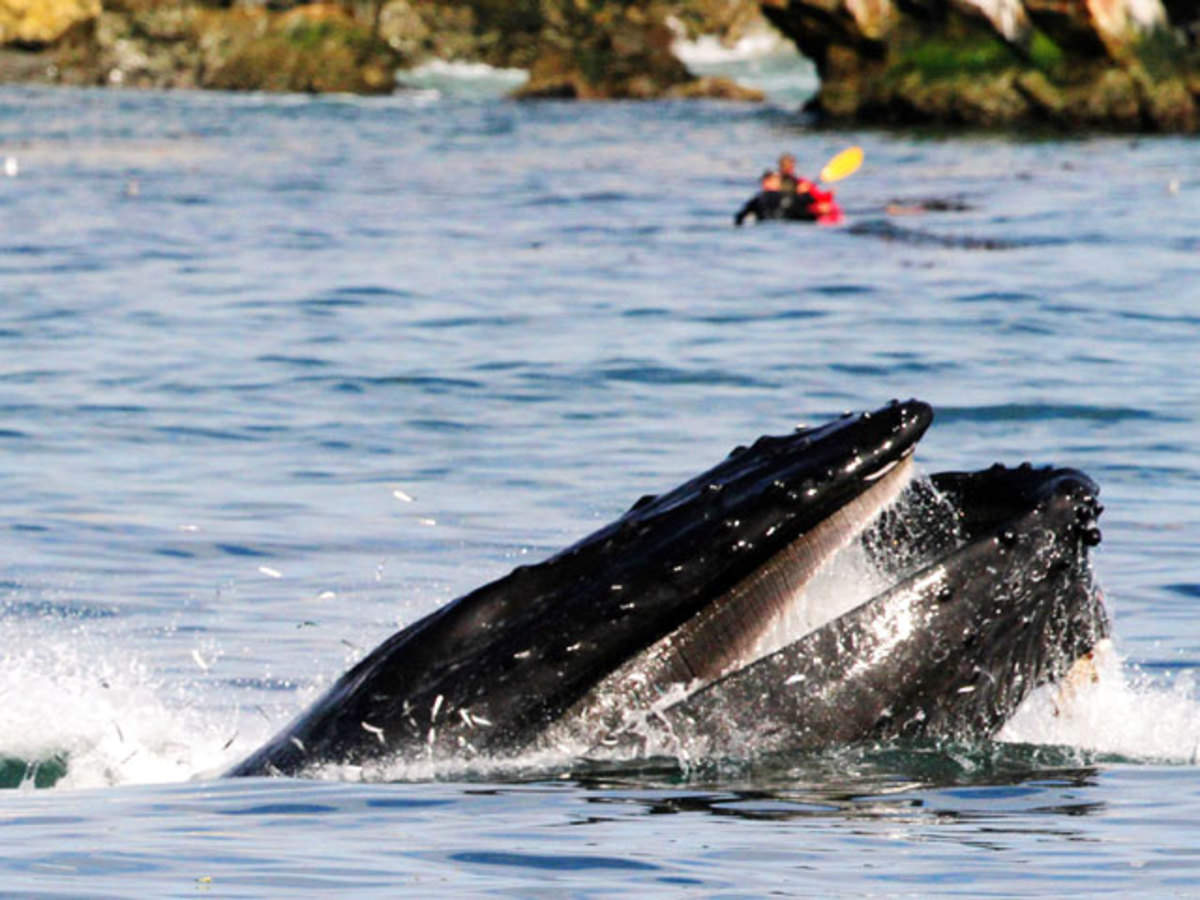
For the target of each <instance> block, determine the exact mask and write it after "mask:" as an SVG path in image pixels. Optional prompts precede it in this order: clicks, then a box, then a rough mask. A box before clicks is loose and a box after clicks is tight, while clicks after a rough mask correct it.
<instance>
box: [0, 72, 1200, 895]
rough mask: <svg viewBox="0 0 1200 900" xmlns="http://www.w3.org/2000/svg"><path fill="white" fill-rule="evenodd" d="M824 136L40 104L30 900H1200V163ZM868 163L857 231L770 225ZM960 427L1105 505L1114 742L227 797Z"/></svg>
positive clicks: (15, 549)
mask: <svg viewBox="0 0 1200 900" xmlns="http://www.w3.org/2000/svg"><path fill="white" fill-rule="evenodd" d="M791 109H792V107H791V105H790V104H787V103H783V102H773V103H768V104H765V105H761V106H758V105H740V104H715V103H645V104H627V103H602V104H592V105H574V104H568V103H538V104H518V103H514V102H511V101H508V100H505V99H503V98H502V97H499V96H495V95H494V92H493V95H488V94H487V93H486V92H484V93H481V92H480V91H479V90H478V89H474V88H473V89H472V90H471V91H467V92H460V93H455V92H454V91H452V90H451V91H447V90H445V89H443V90H441V91H437V90H431V89H429V86H428V85H426V86H425V87H424V88H422V89H421V90H415V91H411V92H407V93H401V94H398V95H397V96H395V97H392V98H386V99H370V100H363V99H355V98H349V97H311V98H310V97H267V96H259V95H232V94H217V93H213V94H201V93H187V92H179V93H169V94H168V93H150V92H144V93H133V92H106V91H99V90H66V89H62V90H57V89H41V88H39V89H33V88H21V87H5V88H3V89H2V90H0V156H4V157H12V158H13V159H14V160H15V161H16V164H17V165H16V168H17V174H16V175H13V176H0V216H2V217H3V221H4V222H5V228H4V230H3V232H2V234H0V498H2V502H0V533H2V534H3V536H4V540H3V542H2V543H0V547H2V548H3V549H2V554H3V555H2V557H0V634H2V636H3V648H4V649H3V650H2V651H0V653H2V654H3V667H2V669H3V670H2V671H0V757H3V758H6V759H8V760H10V761H15V762H12V765H15V766H17V768H16V769H11V770H10V773H9V774H10V775H11V774H12V773H13V772H15V773H16V775H15V781H21V780H22V779H24V780H25V786H24V787H22V788H18V789H14V790H10V791H6V792H4V793H3V794H0V817H2V821H3V823H4V825H5V828H6V835H5V836H6V838H7V839H6V840H5V841H4V842H3V844H2V845H0V890H4V891H6V892H15V893H37V892H44V893H47V894H50V893H56V892H57V893H65V894H71V895H86V896H130V895H134V894H137V895H162V896H166V895H180V894H187V895H195V894H196V893H197V892H208V891H211V892H212V893H213V894H214V895H219V896H262V895H281V894H288V893H298V892H313V893H320V892H329V891H332V890H335V889H336V890H355V891H356V892H360V893H363V894H371V893H374V894H379V895H387V896H391V895H394V893H395V892H396V891H397V890H398V889H403V888H408V889H411V890H413V891H421V892H428V893H432V892H434V891H444V890H446V889H451V890H455V891H458V892H463V893H468V892H469V893H493V894H500V895H516V896H530V895H534V894H538V893H545V894H551V895H556V896H557V895H560V894H563V893H569V894H578V895H585V896H586V895H590V894H603V895H609V894H614V893H631V894H638V895H645V894H647V893H660V894H674V893H684V892H696V893H703V894H706V895H737V896H746V895H761V894H764V893H767V892H768V891H782V892H785V893H802V894H813V893H818V892H819V893H827V892H845V893H856V894H863V893H866V894H875V893H888V894H902V895H904V894H920V895H924V894H928V893H931V892H936V893H965V894H970V895H980V894H998V895H1005V896H1011V895H1013V894H1017V893H1021V894H1041V895H1059V894H1063V893H1065V892H1068V891H1071V892H1080V893H1086V894H1100V893H1118V894H1124V893H1129V892H1132V891H1134V890H1152V891H1155V892H1161V893H1165V892H1175V893H1193V892H1195V891H1196V890H1197V889H1198V887H1200V856H1198V855H1197V850H1196V840H1195V835H1196V834H1197V833H1198V832H1197V825H1198V824H1200V822H1198V820H1200V798H1198V797H1197V784H1198V782H1197V779H1196V774H1195V773H1196V769H1195V767H1194V761H1195V755H1196V754H1195V748H1196V747H1197V746H1200V712H1198V710H1200V705H1198V704H1197V702H1196V697H1195V692H1194V689H1193V685H1192V680H1191V679H1192V677H1193V673H1194V672H1195V670H1196V668H1197V667H1198V666H1200V625H1198V624H1197V619H1196V616H1195V613H1194V610H1195V605H1196V602H1197V597H1198V596H1200V575H1198V574H1197V572H1196V569H1195V566H1194V559H1195V548H1196V546H1197V544H1198V541H1200V512H1198V507H1197V505H1196V503H1195V502H1194V501H1195V497H1196V496H1197V493H1198V489H1200V465H1198V464H1197V454H1196V450H1195V448H1196V446H1197V444H1198V442H1200V379H1198V378H1197V372H1198V369H1197V363H1196V355H1197V347H1198V346H1200V174H1198V173H1200V144H1198V143H1197V142H1196V141H1195V140H1194V139H1190V138H1183V137H1166V136H1164V137H1138V138H1134V137H1129V136H1103V135H1092V136H1063V137H1061V138H1047V137H1046V136H1040V137H1038V138H1036V139H1034V138H1029V139H1023V138H1017V137H1011V136H1004V135H987V134H974V135H967V136H961V135H959V136H951V135H931V134H924V133H919V134H918V133H896V132H883V131H872V130H861V131H828V130H825V131H816V130H811V129H809V128H807V127H805V126H804V125H803V123H802V122H801V121H800V119H799V118H798V117H797V116H795V115H793V114H792V112H791ZM851 143H858V144H861V145H862V146H863V147H864V149H865V151H866V160H867V162H866V164H865V165H864V167H863V169H862V170H861V171H860V172H858V173H857V174H855V175H854V176H853V177H852V178H850V179H847V180H846V181H845V182H843V183H841V184H839V185H838V196H839V199H840V200H841V201H842V203H843V204H844V206H845V208H846V210H847V213H848V220H849V221H848V224H847V226H846V227H842V228H836V229H834V228H829V229H827V228H815V227H804V226H793V227H786V226H770V225H764V226H759V227H752V228H744V229H740V230H739V229H734V228H733V227H732V225H731V217H732V213H733V212H734V211H735V210H736V209H737V207H738V206H739V205H740V204H741V202H742V201H743V200H744V199H745V198H746V197H747V196H748V194H749V193H750V192H751V190H752V189H753V185H754V182H755V176H756V174H757V173H758V172H759V171H761V170H762V169H763V168H764V167H766V166H768V165H770V164H771V162H772V161H773V159H774V157H775V156H776V154H778V153H779V152H780V151H781V150H784V149H788V150H791V151H793V152H794V153H796V154H797V156H798V157H799V158H800V160H802V165H803V166H804V167H805V168H807V169H808V170H809V171H815V170H816V169H817V168H819V166H820V165H821V163H823V162H824V161H825V160H826V159H828V158H829V157H830V156H832V155H833V154H834V153H835V152H837V151H838V150H840V149H842V148H843V147H845V146H847V145H849V144H851ZM930 200H935V201H953V202H951V203H948V204H945V205H949V206H951V207H952V209H950V210H949V211H943V212H926V213H914V212H911V211H910V210H907V209H900V207H913V206H919V205H920V204H921V203H922V202H923V201H930ZM889 207H891V209H890V211H889ZM909 396H916V397H919V398H921V399H924V400H927V401H929V402H931V403H932V404H933V405H934V407H935V409H936V412H937V418H936V421H935V423H934V425H933V427H932V429H931V430H930V432H929V434H928V435H927V437H926V438H925V439H924V440H923V441H922V442H921V444H920V446H919V449H918V454H917V458H918V462H919V464H920V465H921V467H922V468H923V469H925V470H926V471H937V470H941V469H950V468H955V469H975V468H981V467H983V466H986V465H989V464H991V463H992V462H994V461H997V460H999V461H1004V462H1006V463H1017V462H1020V461H1022V460H1026V459H1028V460H1032V461H1034V462H1036V463H1055V464H1061V465H1071V466H1076V467H1078V468H1081V469H1083V470H1085V471H1087V472H1088V473H1089V474H1091V475H1092V476H1093V477H1094V478H1095V479H1096V480H1097V481H1098V482H1099V483H1100V484H1101V486H1102V492H1103V493H1102V498H1103V501H1104V503H1105V506H1106V512H1105V513H1104V516H1103V518H1102V522H1101V524H1102V526H1103V529H1104V534H1105V539H1104V543H1103V544H1102V545H1101V547H1100V548H1099V551H1098V553H1097V555H1096V567H1097V570H1098V572H1099V576H1100V580H1101V582H1102V583H1103V585H1104V588H1105V593H1106V596H1107V598H1108V601H1109V604H1110V606H1111V609H1112V611H1113V614H1114V621H1115V627H1114V632H1115V638H1116V642H1117V646H1118V649H1119V652H1120V654H1121V656H1122V658H1123V660H1124V663H1123V665H1124V670H1125V672H1126V676H1125V677H1126V678H1128V679H1129V684H1127V685H1126V686H1125V690H1126V693H1127V694H1128V693H1129V692H1132V697H1133V700H1132V702H1131V703H1130V705H1128V706H1124V707H1121V708H1120V709H1117V708H1116V707H1115V706H1114V708H1113V710H1112V711H1111V713H1110V714H1109V715H1108V716H1107V717H1105V716H1104V715H1103V710H1101V716H1100V718H1099V720H1097V722H1096V723H1095V724H1094V727H1093V728H1091V732H1093V733H1094V735H1095V736H1096V743H1094V744H1092V745H1089V746H1033V745H1025V744H1021V745H1016V746H1014V745H1003V744H997V745H994V746H991V747H989V748H982V749H980V748H975V749H972V750H963V751H962V752H961V753H960V752H958V751H953V750H951V751H948V752H942V753H932V752H931V753H930V754H928V756H926V755H923V754H922V753H921V752H919V751H916V750H914V751H912V752H910V753H908V754H902V753H893V752H890V751H887V752H885V751H879V752H874V751H871V750H869V749H868V750H863V749H861V748H860V749H847V750H846V751H844V752H835V753H833V754H831V755H825V756H821V757H819V758H811V759H803V758H787V759H777V760H751V761H731V762H728V763H727V764H721V763H714V764H713V765H711V766H708V767H702V768H700V769H698V770H689V771H680V770H679V769H678V768H677V767H676V768H672V767H671V766H670V765H667V764H665V763H664V764H663V765H657V764H656V765H647V766H646V767H643V768H637V769H622V768H615V769H611V770H595V771H592V770H587V769H580V768H579V767H577V766H570V765H567V764H565V763H564V764H562V765H559V766H555V765H554V764H553V763H552V762H550V763H546V764H545V765H544V766H542V767H541V768H532V769H527V770H522V771H515V772H514V771H504V772H479V771H474V772H466V771H458V772H455V771H446V770H428V771H425V770H416V771H413V772H410V773H400V775H399V776H398V777H399V780H396V781H384V782H368V783H356V782H354V781H353V780H351V779H349V778H348V777H347V774H346V773H345V772H341V773H333V774H331V775H330V776H329V777H328V778H326V779H324V780H320V779H319V780H288V779H248V780H237V781H234V780H222V779H219V778H217V777H215V775H216V773H219V772H220V771H221V770H222V769H223V768H225V767H227V766H228V765H230V764H232V763H233V762H235V761H236V760H237V759H238V758H240V757H241V756H242V755H244V754H245V753H246V752H248V751H249V750H250V749H253V747H254V746H256V744H257V743H258V742H259V741H261V740H262V739H264V738H265V737H267V736H268V735H269V734H270V733H272V732H273V731H274V730H275V729H277V728H278V727H280V726H282V725H283V724H284V723H285V722H286V721H287V719H288V718H289V717H290V716H291V715H294V714H295V713H296V712H297V711H298V710H300V709H301V708H302V707H303V706H304V704H305V702H307V701H308V700H310V699H311V698H312V697H313V695H314V694H315V693H316V692H317V691H319V690H320V689H321V687H323V686H325V685H327V684H328V683H329V682H330V681H331V680H332V679H333V678H336V677H337V675H338V674H339V673H340V672H341V671H342V670H343V669H344V668H345V666H346V664H347V663H348V662H349V661H350V660H352V659H355V658H357V657H358V656H360V655H361V654H362V653H363V652H365V651H367V650H369V649H370V648H371V647H372V646H373V645H374V644H375V643H377V642H378V641H379V640H382V639H383V638H384V637H386V636H387V635H388V634H390V633H391V632H392V631H394V630H395V629H396V628H397V627H399V626H400V625H403V624H406V623H409V622H411V621H413V620H414V619H415V618H417V617H419V616H420V615H422V614H424V613H426V612H428V611H430V610H431V609H434V608H435V607H437V606H438V605H440V604H441V603H443V602H445V601H447V600H448V599H451V598H453V597H455V596H457V595H459V594H461V593H463V592H465V591H467V590H470V589H471V588H473V587H475V586H477V585H479V584H482V583H484V582H485V581H487V580H489V579H491V578H493V577H496V576H499V575H501V574H504V573H505V572H507V571H508V570H509V569H510V568H512V567H513V566H514V565H517V564H519V563H521V562H530V561H535V560H537V559H539V558H541V557H543V556H545V555H547V554H549V553H551V552H553V551H554V550H556V549H558V548H560V547H562V546H564V545H566V544H567V543H570V542H571V541H573V540H575V539H577V538H579V537H580V536H582V535H584V534H586V533H588V532H589V531H591V530H593V529H594V528H596V527H598V526H599V525H601V524H603V523H605V522H607V521H609V520H610V519H611V518H613V517H615V516H616V515H617V514H619V513H620V512H621V511H623V510H624V509H626V508H627V507H628V506H629V504H630V503H632V502H633V500H635V499H636V498H637V497H638V496H640V495H642V494H644V493H652V492H657V491H660V490H662V489H664V488H668V487H671V486H673V485H674V484H676V483H678V482H679V481H681V480H683V479H684V478H686V477H688V476H690V475H692V474H695V473H696V472H698V471H700V470H701V469H703V468H705V467H707V466H708V465H710V464H712V463H713V462H715V461H717V460H718V459H720V458H721V457H722V456H723V455H724V454H725V453H726V452H727V451H728V450H729V449H730V448H731V447H733V446H734V445H736V444H739V443H746V442H747V441H748V440H750V439H753V438H754V437H756V436H757V435H759V434H761V433H764V432H781V431H786V430H787V429H789V428H790V427H791V426H793V425H795V424H797V423H801V422H806V423H810V424H815V423H817V422H820V421H822V420H824V419H826V418H828V417H830V416H834V415H837V414H840V413H841V412H842V411H844V410H847V409H869V408H875V407H877V406H879V405H882V404H883V403H885V402H886V401H887V400H889V399H890V398H892V397H909ZM1139 710H1142V713H1139ZM1157 711H1163V712H1164V714H1163V715H1159V713H1158V712H1157ZM1167 713H1169V715H1167ZM39 772H40V773H41V775H40V776H39V775H38V773H39ZM39 777H40V778H41V782H39ZM49 782H53V783H54V786H53V787H49V788H47V789H42V788H36V787H34V784H35V783H49Z"/></svg>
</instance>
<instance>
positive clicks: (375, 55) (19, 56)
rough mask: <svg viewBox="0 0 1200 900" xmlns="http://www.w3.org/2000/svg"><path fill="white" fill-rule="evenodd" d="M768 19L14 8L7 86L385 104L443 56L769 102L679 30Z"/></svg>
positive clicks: (589, 88)
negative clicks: (695, 62)
mask: <svg viewBox="0 0 1200 900" xmlns="http://www.w3.org/2000/svg"><path fill="white" fill-rule="evenodd" d="M756 17H759V12H758V8H757V4H756V3H755V2H754V0H657V2H651V3H644V2H635V0H341V2H337V3H308V4H297V3H295V2H290V0H269V2H268V0H236V2H235V0H0V80H43V81H51V82H65V83H72V84H113V85H125V86H140V87H201V88H221V89H230V90H236V89H245V90H272V91H313V92H320V91H351V92H355V93H375V92H387V91H391V90H393V89H394V88H395V86H396V71H397V69H403V68H404V67H405V66H406V65H411V64H413V63H417V62H420V61H422V60H424V59H428V58H439V59H450V60H455V59H457V60H469V61H481V62H487V63H489V64H492V65H497V66H505V67H519V68H524V69H528V70H529V72H530V78H529V82H528V84H527V85H525V87H524V88H522V89H521V90H520V91H519V92H518V95H519V96H522V97H570V98H575V99H581V100H588V99H599V98H635V99H643V98H653V97H716V98H722V99H729V98H732V99H743V100H744V99H761V97H762V95H761V94H760V93H758V92H755V91H748V90H745V89H742V88H739V87H738V86H737V85H735V84H733V83H732V82H729V81H728V80H725V79H713V78H696V77H695V76H693V75H692V73H690V72H689V71H688V70H687V68H686V67H685V66H684V65H683V63H681V62H680V61H679V60H678V59H677V58H676V57H675V56H674V54H673V53H672V51H671V44H672V42H673V41H674V39H675V37H676V35H675V32H674V31H673V30H672V27H669V25H668V23H669V22H672V23H673V24H674V27H676V28H677V27H680V24H679V23H681V24H682V27H685V28H691V29H695V30H696V31H706V32H711V31H714V30H721V31H726V32H728V33H733V32H735V31H736V29H738V28H741V27H744V25H745V23H746V22H747V21H750V20H752V19H754V18H756ZM759 20H760V21H761V18H759Z"/></svg>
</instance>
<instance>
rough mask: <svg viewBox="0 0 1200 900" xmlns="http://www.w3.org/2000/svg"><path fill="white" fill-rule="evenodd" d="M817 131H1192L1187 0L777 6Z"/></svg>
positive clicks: (1195, 30) (1197, 82)
mask: <svg viewBox="0 0 1200 900" xmlns="http://www.w3.org/2000/svg"><path fill="white" fill-rule="evenodd" d="M763 11H764V13H765V14H766V16H767V18H768V19H769V20H770V21H771V22H772V23H773V24H774V25H775V26H776V27H777V28H779V29H780V31H782V32H783V33H784V34H786V35H787V36H788V37H790V38H792V40H794V41H795V42H796V45H797V47H799V49H800V52H801V53H803V54H804V55H805V56H807V57H809V58H810V59H812V60H813V62H814V63H815V64H816V67H817V72H818V74H819V75H820V78H821V86H820V90H819V92H818V93H817V95H816V96H815V97H814V98H813V99H812V101H810V103H809V110H810V112H811V113H813V114H814V115H815V116H817V117H818V118H819V119H820V120H822V121H824V122H828V123H870V124H884V125H914V124H916V125H949V126H976V127H1014V126H1016V127H1051V128H1060V129H1072V130H1074V129H1080V128H1094V129H1105V130H1117V131H1162V132H1195V131H1196V130H1197V127H1198V126H1200V46H1197V44H1198V38H1200V6H1197V4H1195V3H1194V2H1187V0H1165V2H1164V0H775V2H764V4H763Z"/></svg>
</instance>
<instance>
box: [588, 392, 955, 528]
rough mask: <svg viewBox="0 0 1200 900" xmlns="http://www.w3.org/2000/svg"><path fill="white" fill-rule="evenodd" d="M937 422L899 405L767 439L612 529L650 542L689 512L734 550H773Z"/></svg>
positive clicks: (642, 503) (637, 508)
mask: <svg viewBox="0 0 1200 900" xmlns="http://www.w3.org/2000/svg"><path fill="white" fill-rule="evenodd" d="M932 421H933V410H932V408H931V407H930V406H929V405H928V404H926V403H923V402H921V401H919V400H907V401H904V402H899V401H895V400H893V401H892V402H891V403H890V404H888V405H887V406H885V407H883V408H881V409H878V410H876V411H874V412H866V413H861V414H858V415H851V414H849V413H847V414H846V415H844V416H842V417H841V418H839V419H836V420H834V421H833V422H830V423H828V424H825V425H822V426H819V427H816V428H798V429H796V431H794V432H793V433H791V434H786V435H778V436H772V435H766V436H763V437H761V438H759V439H758V440H757V441H755V442H754V443H753V444H752V445H750V446H749V447H737V448H735V449H734V450H733V451H732V452H731V453H730V454H729V456H728V457H727V458H726V459H725V460H723V461H722V462H720V463H718V464H717V465H716V466H714V467H713V468H711V469H709V470H708V471H707V472H704V473H703V474H701V475H698V476H696V477H695V478H693V479H691V480H690V481H688V482H686V483H684V484H682V485H680V486H679V487H678V488H675V489H674V490H672V491H670V492H668V493H666V494H662V495H660V496H647V497H643V498H642V499H641V500H639V501H638V502H637V503H636V504H634V506H633V508H632V509H630V510H629V512H628V513H626V515H625V516H623V517H622V518H621V519H619V520H618V521H617V522H615V523H613V525H612V526H610V528H611V529H621V528H624V529H626V530H629V529H631V527H636V529H637V534H638V536H639V537H644V536H645V535H646V533H647V530H648V529H652V528H654V527H655V526H657V525H659V524H660V523H666V522H668V521H670V520H671V519H673V518H674V517H675V516H676V515H678V514H679V513H680V512H681V511H683V510H685V508H686V513H685V514H686V515H688V516H690V517H700V518H702V519H705V520H709V519H720V520H721V521H722V524H723V525H724V526H725V529H726V531H727V533H728V544H729V546H731V547H733V548H738V549H743V550H744V549H749V548H751V547H753V546H757V545H759V544H760V543H762V542H763V541H764V539H767V538H775V537H776V536H778V537H777V538H776V540H774V541H771V542H770V543H772V544H782V543H786V541H787V540H790V539H791V538H794V537H795V536H796V535H797V534H802V533H804V532H805V531H806V530H808V529H809V528H811V527H813V526H814V525H815V524H817V523H818V522H820V521H821V520H822V519H824V518H825V517H827V516H828V515H830V514H831V512H832V511H834V510H836V509H838V508H840V507H841V506H843V505H844V504H845V503H846V502H848V501H849V500H850V499H852V498H853V497H854V496H856V495H858V494H860V493H862V492H863V491H865V490H866V489H868V488H869V487H870V486H871V484H872V483H873V482H874V481H876V480H877V479H879V478H880V477H882V476H883V475H885V474H886V473H887V472H888V471H890V470H891V469H892V468H893V467H895V466H896V465H897V464H898V463H900V462H902V461H903V460H905V459H907V458H908V457H909V456H911V455H912V453H913V450H914V448H915V446H916V443H917V441H919V440H920V438H921V436H922V435H923V434H924V433H925V431H926V429H927V428H928V427H929V425H930V423H931V422H932ZM781 529H784V530H785V531H786V533H780V532H781ZM595 537H596V535H593V536H592V537H590V538H587V539H585V541H591V540H593V539H594V538H595ZM581 543H583V542H581Z"/></svg>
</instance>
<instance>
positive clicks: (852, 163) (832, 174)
mask: <svg viewBox="0 0 1200 900" xmlns="http://www.w3.org/2000/svg"><path fill="white" fill-rule="evenodd" d="M862 162H863V151H862V147H847V148H846V149H845V150H843V151H842V152H841V153H839V154H838V155H837V156H835V157H834V158H833V159H831V160H830V161H829V162H827V163H825V168H823V169H822V170H821V181H824V182H830V181H840V180H841V179H843V178H845V177H846V176H847V175H853V174H854V173H855V172H857V171H858V167H859V166H861V165H862Z"/></svg>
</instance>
